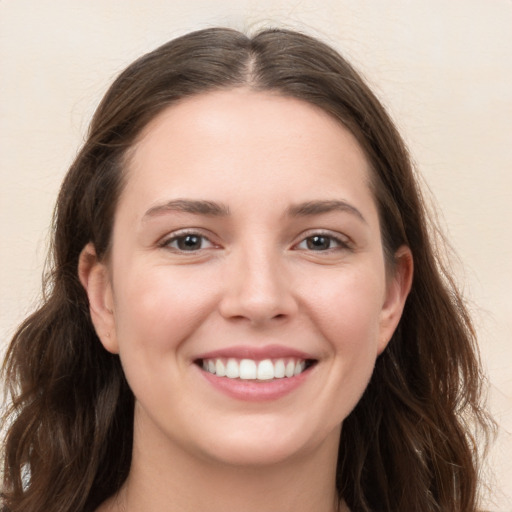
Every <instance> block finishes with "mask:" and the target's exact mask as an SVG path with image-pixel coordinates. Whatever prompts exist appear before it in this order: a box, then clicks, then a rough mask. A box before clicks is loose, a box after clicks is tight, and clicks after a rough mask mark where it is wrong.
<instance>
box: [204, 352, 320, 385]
mask: <svg viewBox="0 0 512 512" xmlns="http://www.w3.org/2000/svg"><path fill="white" fill-rule="evenodd" d="M195 363H196V364H197V365H198V366H199V367H200V368H202V369H203V370H204V371H205V372H208V373H211V374H213V375H216V376H217V377H225V378H228V379H239V380H251V381H254V382H268V381H271V380H275V379H287V378H291V377H295V376H297V375H300V374H301V373H303V372H305V371H306V370H308V369H309V368H311V367H313V366H314V365H315V364H316V363H317V361H316V360H315V359H299V358H278V359H262V360H255V359H236V358H223V357H216V358H210V359H198V360H197V361H195Z"/></svg>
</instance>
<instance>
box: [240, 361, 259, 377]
mask: <svg viewBox="0 0 512 512" xmlns="http://www.w3.org/2000/svg"><path fill="white" fill-rule="evenodd" d="M256 374H257V369H256V361H253V360H252V359H242V360H241V361H240V378H241V379H243V380H251V379H255V378H256Z"/></svg>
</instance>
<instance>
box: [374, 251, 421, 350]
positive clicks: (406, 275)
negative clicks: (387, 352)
mask: <svg viewBox="0 0 512 512" xmlns="http://www.w3.org/2000/svg"><path fill="white" fill-rule="evenodd" d="M413 270H414V262H413V258H412V253H411V250H410V249H409V247H407V246H405V245H403V246H402V247H400V248H399V249H398V250H397V251H396V253H395V260H394V267H393V269H392V270H391V272H392V275H390V276H389V278H388V283H387V290H386V297H385V300H384V304H383V306H382V311H381V318H380V332H379V346H378V353H379V354H381V353H382V352H383V351H384V349H385V348H386V347H387V345H388V343H389V341H390V340H391V337H392V336H393V333H394V332H395V329H396V328H397V326H398V322H399V321H400V318H401V316H402V312H403V309H404V306H405V301H406V299H407V296H408V295H409V292H410V290H411V286H412V279H413Z"/></svg>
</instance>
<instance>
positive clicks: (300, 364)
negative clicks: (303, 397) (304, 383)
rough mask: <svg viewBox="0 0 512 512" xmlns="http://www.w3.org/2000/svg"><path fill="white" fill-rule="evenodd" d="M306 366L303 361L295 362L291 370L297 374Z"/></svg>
mask: <svg viewBox="0 0 512 512" xmlns="http://www.w3.org/2000/svg"><path fill="white" fill-rule="evenodd" d="M305 367H306V363H304V361H301V362H297V363H295V368H294V370H293V375H299V374H301V373H302V372H303V371H304V368H305Z"/></svg>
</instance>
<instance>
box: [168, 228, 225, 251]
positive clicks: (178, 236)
mask: <svg viewBox="0 0 512 512" xmlns="http://www.w3.org/2000/svg"><path fill="white" fill-rule="evenodd" d="M187 237H190V238H197V239H199V241H200V243H201V245H203V243H204V242H205V241H207V242H208V243H209V244H210V245H211V246H212V247H215V244H214V243H213V242H212V241H211V240H210V239H209V238H208V237H206V236H205V235H203V234H201V233H198V232H197V231H181V232H178V233H175V234H173V235H172V236H171V237H169V238H165V239H164V240H163V241H162V242H161V243H160V244H159V246H160V247H162V248H165V249H172V250H174V251H176V252H178V253H194V252H198V251H200V250H202V249H206V247H199V248H198V249H192V250H187V249H182V248H180V247H179V246H178V247H172V244H173V243H176V244H179V243H180V241H186V239H187Z"/></svg>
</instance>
